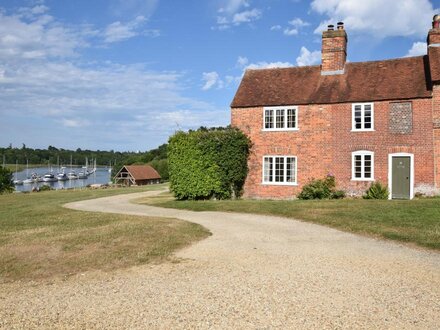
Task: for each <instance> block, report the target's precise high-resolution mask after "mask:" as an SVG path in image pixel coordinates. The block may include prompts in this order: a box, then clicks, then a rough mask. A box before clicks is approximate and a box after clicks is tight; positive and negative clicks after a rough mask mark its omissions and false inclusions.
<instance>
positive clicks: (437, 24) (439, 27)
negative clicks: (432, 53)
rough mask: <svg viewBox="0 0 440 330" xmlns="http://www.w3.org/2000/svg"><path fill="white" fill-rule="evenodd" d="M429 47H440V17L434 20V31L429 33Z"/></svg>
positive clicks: (435, 17)
mask: <svg viewBox="0 0 440 330" xmlns="http://www.w3.org/2000/svg"><path fill="white" fill-rule="evenodd" d="M427 43H428V47H440V15H435V16H434V17H433V18H432V29H431V30H429V33H428V40H427Z"/></svg>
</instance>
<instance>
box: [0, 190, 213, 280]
mask: <svg viewBox="0 0 440 330" xmlns="http://www.w3.org/2000/svg"><path fill="white" fill-rule="evenodd" d="M161 188H162V186H148V187H138V188H122V189H105V190H80V191H78V190H77V191H48V192H40V193H31V194H9V195H1V196H0V281H1V282H5V281H12V280H35V279H47V278H52V277H57V276H65V275H72V274H75V273H79V272H84V271H88V270H104V271H107V270H112V269H115V268H124V267H130V266H133V265H140V264H145V263H150V262H160V261H163V260H165V259H167V258H169V256H170V255H171V254H172V253H173V252H174V251H175V250H176V249H180V248H182V247H184V246H187V245H189V244H191V243H192V242H194V241H198V240H201V239H203V238H205V237H207V236H208V235H209V232H208V231H207V230H206V229H204V228H203V227H202V226H199V225H197V224H192V223H189V222H185V221H181V220H177V219H167V218H152V217H139V216H127V215H118V214H107V213H95V212H82V211H74V210H69V209H65V208H63V207H62V205H63V204H65V203H68V202H73V201H77V200H85V199H91V198H98V197H105V196H111V195H116V194H121V193H132V192H140V191H145V190H151V189H161Z"/></svg>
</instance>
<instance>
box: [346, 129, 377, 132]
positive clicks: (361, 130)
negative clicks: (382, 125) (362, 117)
mask: <svg viewBox="0 0 440 330" xmlns="http://www.w3.org/2000/svg"><path fill="white" fill-rule="evenodd" d="M375 131H376V130H375V129H352V130H351V131H350V132H375Z"/></svg>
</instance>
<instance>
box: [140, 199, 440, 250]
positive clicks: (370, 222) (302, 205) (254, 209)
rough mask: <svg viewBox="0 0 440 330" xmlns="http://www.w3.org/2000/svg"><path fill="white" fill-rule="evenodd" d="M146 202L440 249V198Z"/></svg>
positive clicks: (147, 201)
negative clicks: (276, 219)
mask: <svg viewBox="0 0 440 330" xmlns="http://www.w3.org/2000/svg"><path fill="white" fill-rule="evenodd" d="M143 203H149V204H155V205H157V206H161V207H168V208H177V209H187V210H193V211H225V212H242V213H255V214H266V215H276V216H282V217H287V218H293V219H299V220H303V221H308V222H314V223H318V224H323V225H326V226H330V227H333V228H337V229H340V230H344V231H349V232H353V233H359V234H364V235H368V236H374V237H380V238H386V239H392V240H398V241H402V242H407V243H413V244H416V245H418V246H422V247H427V248H431V249H436V250H440V198H426V199H415V200H412V201H388V200H363V199H343V200H322V201H319V200H313V201H301V200H293V201H275V200H226V201H176V200H174V199H173V198H172V196H171V195H170V194H162V195H161V196H159V197H156V198H150V199H148V200H144V201H143Z"/></svg>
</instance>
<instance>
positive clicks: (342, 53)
mask: <svg viewBox="0 0 440 330" xmlns="http://www.w3.org/2000/svg"><path fill="white" fill-rule="evenodd" d="M321 52H322V63H321V74H322V75H332V74H343V73H344V67H345V62H346V60H347V33H346V32H345V30H344V23H342V22H339V23H338V25H337V28H336V30H335V29H334V25H329V26H328V30H327V31H324V32H323V33H322V51H321Z"/></svg>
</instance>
